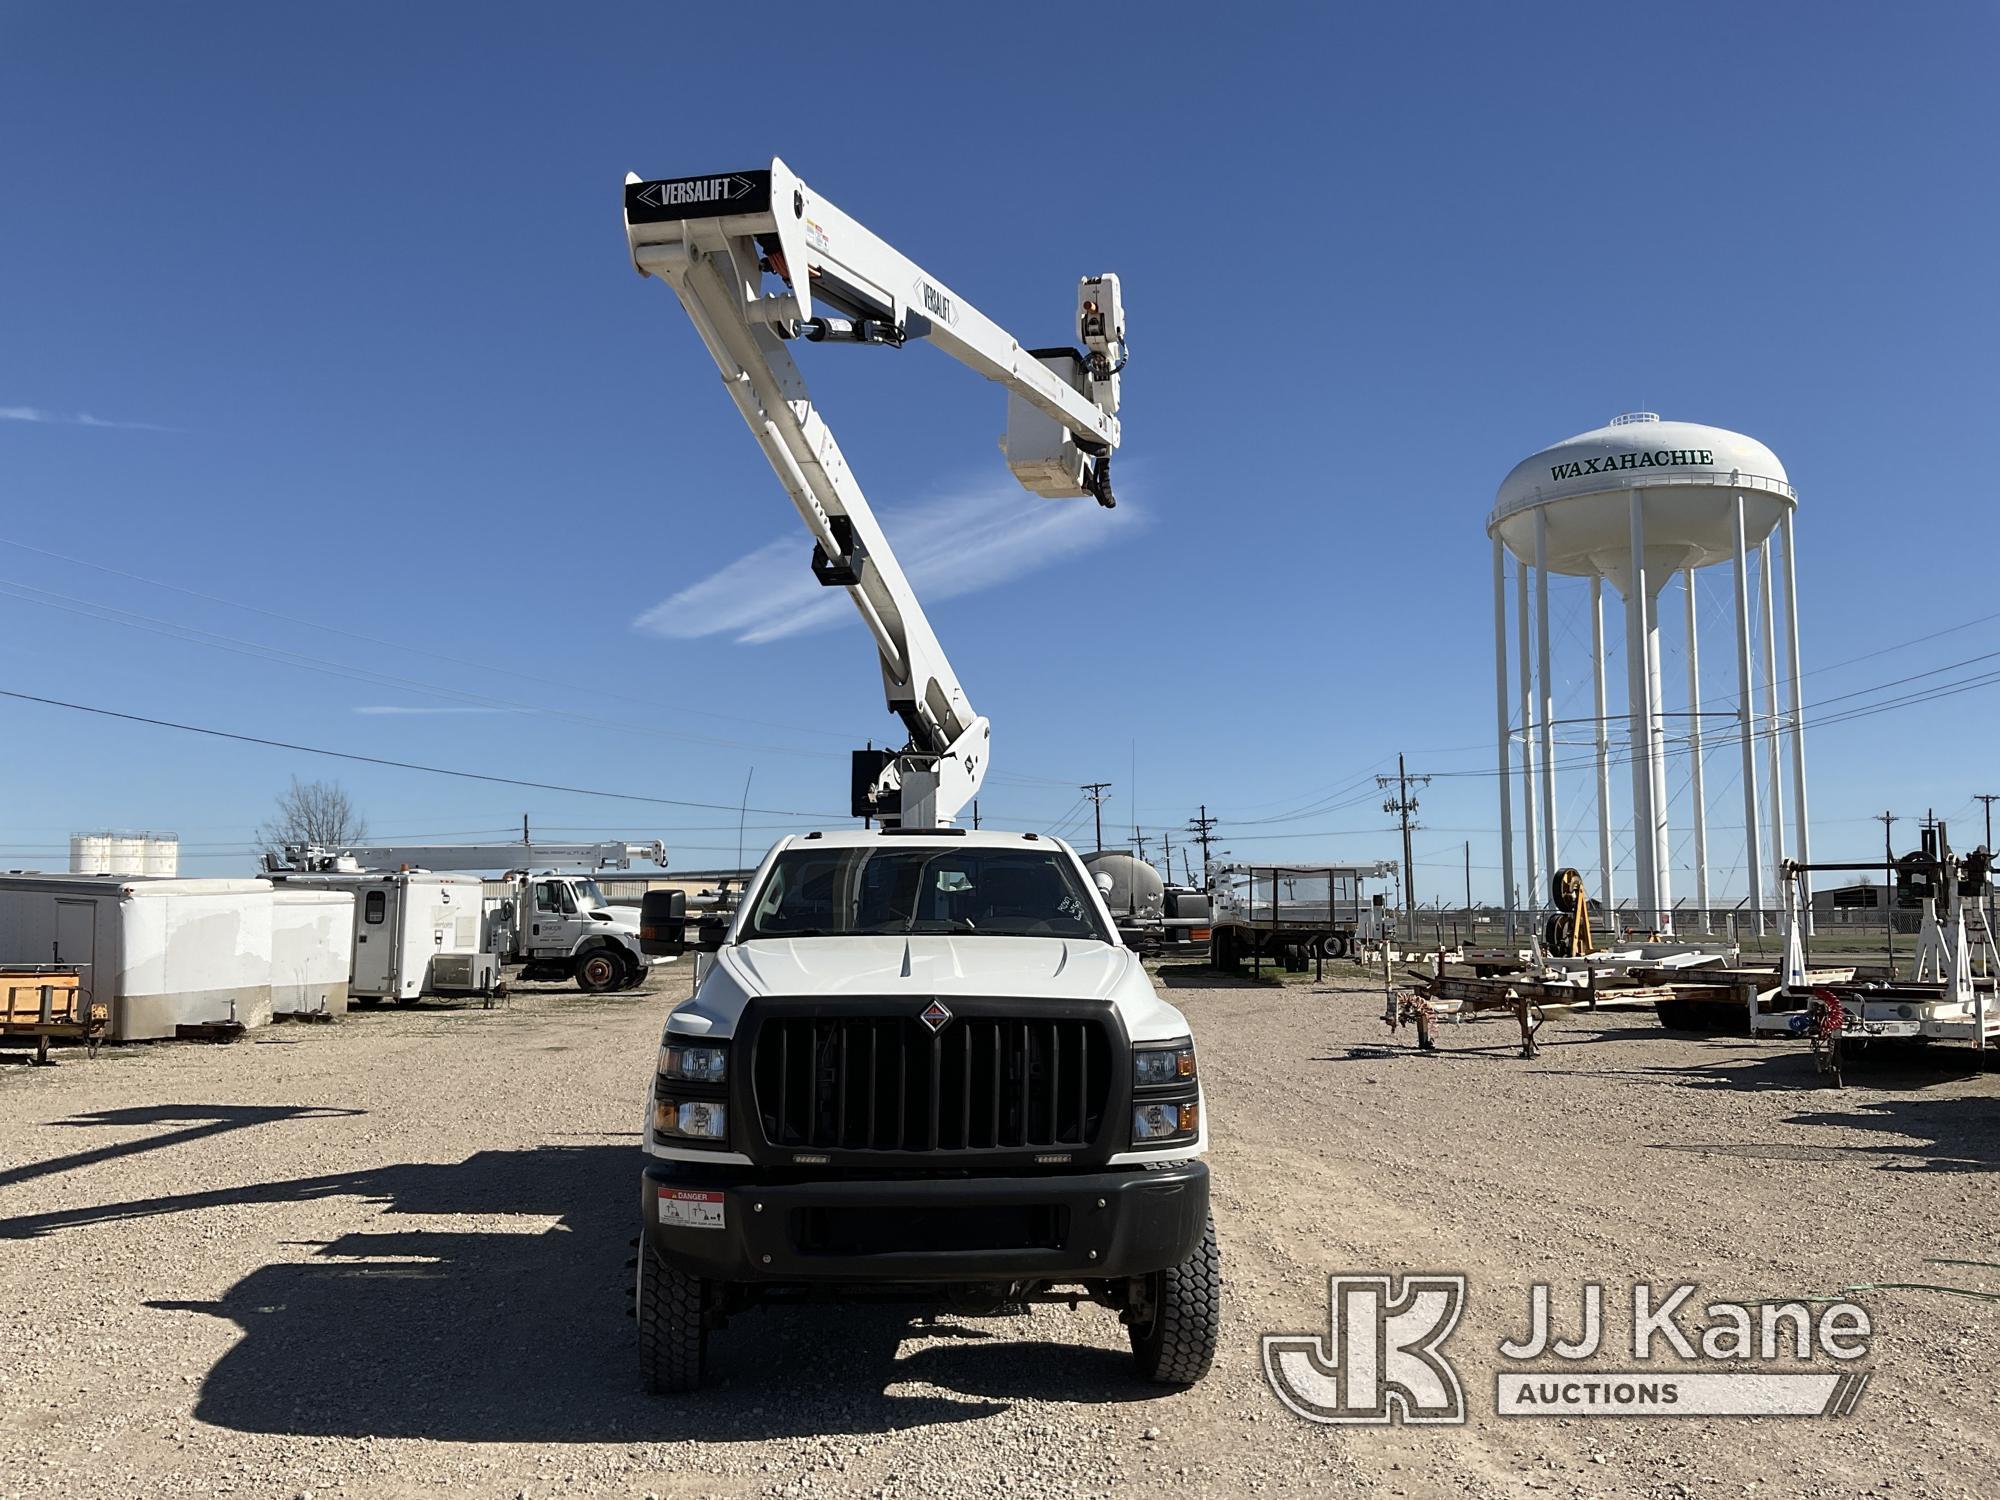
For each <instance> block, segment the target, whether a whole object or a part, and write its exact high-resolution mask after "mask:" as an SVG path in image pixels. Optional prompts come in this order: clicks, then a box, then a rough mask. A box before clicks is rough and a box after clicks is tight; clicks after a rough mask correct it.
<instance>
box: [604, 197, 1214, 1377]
mask: <svg viewBox="0 0 2000 1500" xmlns="http://www.w3.org/2000/svg"><path fill="white" fill-rule="evenodd" d="M625 222H626V234H627V242H628V246H629V249H630V252H631V257H632V263H633V265H634V266H635V268H636V269H637V270H638V271H639V272H640V273H641V274H642V275H645V276H648V277H654V278H658V279H660V280H662V281H664V282H665V283H666V284H667V285H668V286H670V287H671V288H672V290H673V291H674V292H675V294H676V295H677V296H678V297H679V299H680V301H681V304H682V306H683V307H684V308H685V309H686V311H687V313H688V315H689V317H690V320H691V321H692V322H693V323H694V326H695V329H696V332H697V333H698V334H699V336H700V338H701V340H702V342H703V344H704V345H705V346H706V347H707V349H708V351H709V353H710V354H711V356H712V357H713V358H714V359H715V361H716V364H717V365H718V367H719V368H720V370H721V372H722V375H723V386H724V389H726V390H727V391H728V392H729V393H730V395H731V397H732V399H733V400H734V401H735V402H736V404H737V407H738V410H739V412H740V413H741V414H742V416H743V417H744V419H745V421H746V422H747V424H748V425H749V427H750V430H751V432H752V434H753V435H754V436H755V437H756V439H757V441H758V443H759V444H760V445H761V446H762V447H763V449H764V452H765V456H766V457H767V458H768V459H769V460H770V462H771V464H772V466H773V468H774V469H775V470H776V472H777V474H778V476H779V478H780V480H781V482H782V483H783V484H784V486H785V489H786V491H787V493H788V494H789V495H790V497H791V499H792V501H793V503H794V505H795V506H796V507H797V509H798V512H799V515H800V517H801V519H802V520H803V521H804V522H805V524H806V527H807V529H808V531H809V532H810V533H811V535H812V538H813V541H814V544H815V548H814V553H813V557H812V568H813V572H814V575H815V577H817V578H818V580H819V581H820V583H822V584H823V585H825V586H828V587H838V588H843V589H845V590H846V591H847V593H848V596H849V598H850V599H851V600H852V602H853V603H854V605H855V607H856V609H857V610H858V611H859V613H860V614H861V617H862V619H863V621H864V623H865V624H866V625H867V627H868V629H869V631H870V633H871V634H872V635H873V637H874V641H875V646H876V651H877V655H878V657H879V661H880V668H881V676H882V683H883V688H884V693H885V696H886V698H887V700H888V703H889V707H890V709H891V711H892V712H894V713H895V714H896V715H897V717H898V718H899V719H900V720H901V721H902V723H903V726H904V727H905V729H906V730H907V731H908V735H909V740H908V743H907V745H906V746H905V748H903V749H902V750H900V751H872V750H871V751H857V752H856V756H855V762H854V770H853V775H852V777H851V789H852V800H851V803H850V811H851V812H853V813H854V814H855V815H856V816H857V817H862V818H866V819H868V820H869V821H870V824H871V825H872V826H869V827H866V828H845V829H822V830H820V831H816V832H803V833H799V834H795V835H792V836H789V837H786V838H783V839H781V840H779V842H778V843H777V845H776V846H775V847H774V848H773V849H772V850H771V851H770V853H769V854H767V855H766V856H765V857H764V859H763V861H762V863H761V864H760V865H759V867H758V869H757V871H756V873H755V875H754V876H753V877H752V878H751V880H750V881H749V883H748V886H747V888H746V890H745V893H744V896H743V899H742V900H741V902H740V903H739V904H738V906H737V908H736V910H735V912H734V913H733V914H732V915H730V916H729V917H728V918H726V919H725V918H723V917H721V916H719V915H715V914H710V915H707V916H701V917H691V916H689V915H688V914H687V913H686V907H685V903H682V904H680V906H679V907H678V908H676V905H675V902H674V897H675V893H673V892H664V891H663V892H655V893H651V894H649V895H648V896H647V897H646V898H645V902H644V908H643V914H642V919H641V926H642V930H643V931H645V932H647V933H649V934H651V935H650V936H649V937H647V938H646V939H644V941H645V942H646V943H647V944H648V945H649V946H651V947H654V948H655V949H657V950H659V951H661V952H663V953H666V954H673V953H678V952H682V951H686V949H687V948H688V947H690V946H692V947H694V948H696V949H697V950H699V952H700V960H701V961H700V962H699V963H698V969H697V972H698V974H699V976H700V978H699V983H698V986H697V988H696V990H695V993H694V994H693V995H692V996H691V997H690V998H688V999H686V1000H684V1001H682V1002H681V1003H679V1004H677V1005H675V1006H674V1007H673V1009H672V1010H671V1011H670V1012H669V1014H668V1016H667V1018H666V1024H665V1026H664V1028H663V1030H662V1034H661V1037H660V1045H659V1051H658V1055H657V1057H656V1058H654V1059H653V1060H652V1065H651V1066H650V1068H649V1069H648V1071H647V1078H646V1085H645V1099H644V1104H643V1114H642V1116H641V1120H640V1129H641V1139H642V1140H643V1141H644V1143H645V1161H644V1164H643V1166H642V1168H641V1170H640V1190H641V1197H640V1204H641V1210H642V1234H641V1239H640V1247H639V1256H638V1266H637V1276H636V1279H635V1284H634V1295H635V1300H636V1313H637V1318H638V1329H639V1353H640V1364H641V1368H642V1370H643V1372H644V1376H645V1379H646V1382H647V1384H648V1385H649V1386H650V1387H651V1388H652V1389H653V1390H655V1391H660V1392H679V1391H687V1390H691V1389H693V1388H694V1387H696V1386H697V1385H698V1384H700V1382H701V1380H702V1377H703V1374H704V1371H705V1367H706V1363H707V1358H708V1351H709V1345H710V1340H711V1337H712V1336H713V1335H714V1334H715V1333H716V1331H717V1330H718V1329H721V1328H723V1327H724V1326H725V1325H726V1324H727V1323H728V1322H729V1320H730V1319H731V1318H732V1317H733V1316H735V1315H736V1314H737V1313H739V1312H741V1311H743V1310H744V1309H746V1308H750V1307H754V1306H756V1305H758V1304H759V1303H764V1302H773V1301H780V1300H796V1299H800V1298H815V1297H835V1298H846V1297H860V1298H869V1299H896V1300H904V1301H909V1302H914V1303H917V1304H923V1305H928V1306H932V1307H936V1306H944V1307H948V1308H953V1309H957V1310H958V1311H959V1312H961V1313H964V1314H981V1313H1000V1312H1007V1311H1012V1310H1020V1309H1025V1308H1026V1307H1027V1306H1028V1305H1029V1304H1032V1303H1037V1302H1060V1303H1066V1304H1069V1305H1070V1306H1072V1307H1080V1306H1082V1305H1083V1304H1086V1303H1088V1304H1092V1305H1095V1306H1098V1307H1102V1308H1105V1309H1109V1310H1110V1311H1111V1312H1112V1313H1114V1314H1115V1315H1116V1316H1117V1317H1118V1318H1119V1319H1120V1320H1121V1321H1122V1322H1123V1323H1124V1325H1125V1328H1126V1332H1127V1335H1128V1338H1129V1340H1130V1343H1131V1347H1132V1351H1133V1355H1134V1358H1135V1361H1136V1365H1137V1369H1138V1373H1139V1374H1140V1375H1141V1376H1142V1377H1143V1378H1144V1379H1147V1380H1150V1381H1155V1382H1159V1383H1163V1384H1168V1385H1186V1384H1189V1383H1191V1382H1193V1381H1196V1380H1199V1379H1200V1378H1201V1376H1202V1375H1203V1374H1204V1373H1205V1372H1206V1371H1207V1370H1208V1368H1209V1366H1210V1363H1211V1361H1212V1360H1213V1358H1214V1355H1215V1349H1216V1344H1217V1340H1218V1337H1219V1334H1220V1328H1221V1300H1222V1268H1221V1260H1220V1254H1219V1252H1218V1249H1217V1241H1216V1233H1215V1226H1214V1223H1213V1221H1212V1220H1211V1218H1210V1215H1209V1177H1208V1166H1207V1164H1206V1162H1205V1161H1204V1160H1203V1158H1204V1155H1205V1153H1206V1152H1207V1149H1208V1143H1209V1119H1208V1115H1207V1110H1206V1100H1205V1098H1204V1096H1203V1092H1202V1080H1201V1072H1200V1066H1199V1062H1198V1058H1197V1051H1196V1045H1195V1039H1194V1036H1193V1032H1192V1029H1191V1028H1190V1026H1189V1025H1188V1022H1187V1020H1186V1018H1185V1017H1183V1016H1182V1015H1181V1014H1180V1013H1179V1012H1178V1011H1177V1010H1175V1009H1174V1008H1173V1007H1172V1006H1171V1005H1168V1004H1167V1003H1166V1002H1165V1001H1164V1000H1162V999H1161V998H1160V996H1159V995H1158V994H1157V993H1155V991H1154V989H1153V986H1152V982H1151V980H1150V979H1149V978H1148V976H1147V973H1146V970H1145V968H1144V966H1143V965H1142V964H1141V962H1140V961H1139V957H1138V955H1137V954H1136V953H1135V952H1134V951H1133V950H1132V949H1131V948H1130V947H1128V946H1127V945H1126V944H1125V942H1124V941H1122V940H1121V938H1120V936H1119V933H1118V929H1117V926H1116V924H1115V922H1114V921H1113V918H1112V913H1111V911H1110V910H1109V908H1107V906H1106V904H1105V901H1104V897H1103V893H1102V891H1101V890H1100V888H1099V885H1098V883H1097V882H1096V881H1095V880H1094V879H1093V878H1092V875H1091V872H1089V871H1088V870H1086V869H1085V868H1084V866H1083V864H1082V862H1081V861H1080V860H1079V859H1078V857H1077V855H1076V853H1075V851H1073V850H1072V849H1071V848H1070V847H1069V846H1068V845H1067V844H1064V843H1063V842H1062V841H1060V840H1058V839H1054V838H1051V837H1048V836H1046V835H1044V834H1039V833H1034V832H1000V831H996V830H993V829H986V830H981V831H968V830H966V829H965V828H963V827H960V826H956V824H955V819H956V818H957V816H958V815H959V814H960V812H961V811H962V810H963V809H964V808H965V807H966V806H967V805H968V804H969V803H970V801H971V800H972V798H973V796H974V795H976V794H977V792H978V790H979V787H980V785H981V783H982V781H983V779H984V777H985V774H986V765H987V750H988V742H989V739H990V736H991V726H990V724H989V723H988V721H987V720H986V719H985V718H983V717H981V716H979V715H978V714H976V713H974V712H973V710H972V707H971V705H970V703H969V702H968V701H967V699H966V695H965V692H964V689H963V688H962V687H961V685H960V683H959V681H958V678H957V676H956V674H955V673H954V672H953V671H952V668H951V665H950V663H949V662H948V661H947V660H946V659H945V656H944V652H943V650H942V648H941V647H940V646H939V645H938V642H937V638H936V636H935V635H934V634H933V632H932V629H931V626H930V623H929V621H928V620H927V618H926V617H925V615H924V612H923V609H922V606H921V604H920V603H919V602H918V599H917V597H916V594H915V592H914V591H913V590H912V589H911V588H910V585H909V583H908V580H907V579H905V577H904V576H903V573H902V570H901V568H900V567H899V566H898V565H897V562H896V558H895V556H894V554H893V552H892V551H891V550H890V548H889V544H888V540H887V538H886V537H885V536H884V534H883V531H882V528H881V526H880V525H879V523H878V522H877V521H876V519H875V516H874V514H873V512H872V510H871V509H870V508H869V506H868V504H867V501H866V499H865V498H864V496H863V495H862V493H861V489H860V486H859V484H858V483H857V481H856V479H855V477H854V474H853V471H852V470H851V469H850V468H849V467H848V465H847V463H846V461H845V460H844V459H843V458H842V456H841V453H840V450H839V447H838V445H837V444H836V443H835V442H834V439H833V435H832V433H831V432H830V431H828V430H827V427H826V424H825V422H824V421H823V420H822V419H821V417H820V416H819V414H818V412H817V411H816V410H815V408H814V406H813V403H812V399H811V397H810V395H809V394H808V392H807V389H806V386H805V382H804V379H803V377H802V376H801V374H800V372H799V369H798V366H797V365H796V364H795V363H794V361H793V359H792V357H791V354H790V353H789V352H788V347H787V346H788V345H789V344H791V343H793V342H794V341H798V342H803V343H807V344H835V345H842V344H869V345H874V346H877V347H882V348H898V347H901V346H903V345H904V344H906V343H910V342H928V343H931V344H933V345H935V346H937V347H939V348H941V349H943V350H944V351H945V352H947V353H949V354H951V355H953V356H954V357H955V358H957V359H959V360H961V361H963V362H964V363H966V364H968V365H970V366H971V367H972V368H974V369H975V370H978V371H979V372H980V373H981V374H984V375H986V376H987V377H988V378H989V379H992V380H994V381H996V382H998V383H1000V384H1002V385H1004V386H1005V387H1006V388H1007V391H1008V397H1009V408H1008V421H1007V434H1006V438H1005V442H1004V451H1005V453H1006V458H1007V463H1008V466H1009V467H1010V468H1011V469H1012V470H1013V472H1014V474H1015V476H1016V477H1017V478H1018V479H1019V480H1020V481H1021V483H1022V484H1023V485H1024V486H1025V487H1027V488H1028V489H1031V490H1033V491H1034V492H1036V493H1038V494H1042V495H1045V496H1048V497H1050V498H1060V497H1071V498H1077V497H1082V496H1085V495H1090V496H1094V497H1095V498H1096V499H1097V500H1098V501H1099V502H1100V503H1101V504H1103V505H1105V506H1109V505H1111V504H1112V503H1113V497H1112V492H1111V481H1110V463H1111V455H1112V452H1113V450H1114V449H1115V448H1116V447H1117V444H1118V437H1119V428H1118V421H1117V415H1116V414H1117V410H1118V380H1119V374H1118V372H1119V371H1120V370H1121V369H1123V367H1124V364H1125V356H1126V348H1125V328H1124V311H1123V307H1122V303H1121V299H1120V293H1119V287H1118V280H1117V278H1116V277H1115V276H1090V277H1085V278H1084V279H1083V280H1082V281H1081V282H1080V284H1079V286H1078V291H1077V322H1076V324H1075V325H1074V326H1075V336H1076V338H1077V347H1061V348H1046V349H1036V350H1028V349H1024V348H1023V347H1022V346H1021V345H1020V344H1019V343H1017V342H1016V341H1015V340H1014V339H1013V338H1011V337H1010V336H1009V335H1008V334H1006V333H1005V331H1004V330H1002V329H1000V328H998V327H997V326H996V325H994V324H993V323H992V322H991V321H990V320H989V319H987V318H986V317H985V316H984V315H983V314H982V313H980V312H979V311H978V310H977V309H976V308H974V307H973V306H971V304H969V303H968V302H966V301H965V299H964V298H963V297H962V296H960V295H959V294H958V293H956V292H954V291H952V290H950V289H949V288H947V287H946V286H945V285H944V284H943V283H942V282H940V281H938V280H937V279H936V278H935V277H933V276H931V275H930V274H929V273H928V272H926V271H924V270H923V269H922V268H921V267H919V266H917V265H915V264H914V263H913V262H911V261H909V260H907V259H906V258H905V257H903V256H902V255H901V254H899V253H898V252H897V251H895V250H894V249H893V248H892V247H890V246H889V245H888V244H886V243H885V242H883V241H882V240H880V239H878V238H877V237H876V236H875V235H873V234H871V233H870V232H869V231H868V230H867V229H865V228H863V227H862V226H861V225H860V224H858V223H856V222H855V221H854V220H853V219H851V218H849V217H848V216H847V215H846V214H844V213H842V212H841V211H840V210H839V209H838V208H837V207H835V206H834V205H833V204H832V203H830V202H829V201H828V200H827V199H826V198H824V197H822V196H821V195H820V194H818V193H817V192H815V191H814V190H813V189H812V188H811V187H810V186H808V185H807V184H806V183H805V182H804V181H802V180H801V179H800V178H799V177H798V176H797V175H796V174H795V173H793V172H792V171H791V170H790V169H789V168H788V167H787V166H786V165H785V163H784V162H782V161H778V160H774V161H772V162H771V164H770V166H769V168H768V169H760V170H756V171H750V172H741V173H727V174H722V175H716V176H708V177H695V178H666V179H655V180H643V179H640V178H637V177H632V178H628V179H627V184H626V188H625ZM701 420H706V418H705V417H704V418H702V419H701ZM690 924H692V925H693V926H694V932H695V935H694V939H693V942H692V944H690V942H689V938H688V927H689V925H690ZM753 1327H754V1325H753Z"/></svg>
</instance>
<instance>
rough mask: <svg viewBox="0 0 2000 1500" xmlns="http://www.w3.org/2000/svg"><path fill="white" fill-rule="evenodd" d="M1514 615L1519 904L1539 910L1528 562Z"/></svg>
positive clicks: (1519, 574)
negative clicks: (1524, 880) (1524, 869)
mask: <svg viewBox="0 0 2000 1500" xmlns="http://www.w3.org/2000/svg"><path fill="white" fill-rule="evenodd" d="M1514 599H1515V604H1516V606H1517V607H1516V609H1515V618H1516V620H1517V622H1518V624H1519V630H1518V631H1517V634H1518V636H1519V640H1520V657H1519V662H1520V668H1521V832H1522V834H1523V838H1522V840H1521V843H1522V846H1523V848H1524V849H1525V850H1526V853H1527V856H1528V858H1527V864H1528V885H1527V889H1526V890H1525V891H1524V892H1523V893H1522V894H1523V896H1524V898H1525V899H1524V900H1523V901H1522V903H1521V905H1522V907H1523V908H1524V909H1525V910H1527V911H1531V912H1532V911H1538V910H1540V908H1541V904H1542V869H1541V857H1542V854H1541V835H1540V833H1539V832H1538V826H1539V825H1538V824H1537V822H1536V818H1535V729H1534V724H1535V694H1534V674H1533V672H1532V671H1531V670H1530V668H1531V666H1532V664H1533V661H1534V658H1533V657H1531V656H1530V655H1529V654H1528V565H1527V564H1526V563H1519V564H1516V566H1515V569H1514Z"/></svg>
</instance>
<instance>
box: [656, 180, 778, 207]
mask: <svg viewBox="0 0 2000 1500" xmlns="http://www.w3.org/2000/svg"><path fill="white" fill-rule="evenodd" d="M755 186H756V184H755V183H753V182H752V181H751V180H750V179H749V178H747V177H737V176H729V177H682V178H677V179H676V180H674V181H672V182H649V183H647V184H646V185H645V186H644V187H643V188H641V189H640V190H639V191H638V193H637V194H635V195H634V196H636V197H637V198H638V200H639V201H640V202H641V203H643V204H645V205H646V206H647V207H648V208H705V207H707V206H708V205H709V204H711V203H728V202H731V201H733V200H735V199H737V198H746V197H748V196H749V195H750V190H751V189H752V188H754V187H755Z"/></svg>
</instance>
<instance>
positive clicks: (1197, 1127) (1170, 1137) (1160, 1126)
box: [1132, 1099, 1201, 1146]
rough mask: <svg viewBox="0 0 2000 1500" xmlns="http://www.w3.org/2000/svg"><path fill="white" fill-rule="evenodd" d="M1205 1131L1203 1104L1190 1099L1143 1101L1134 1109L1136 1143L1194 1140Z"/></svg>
mask: <svg viewBox="0 0 2000 1500" xmlns="http://www.w3.org/2000/svg"><path fill="white" fill-rule="evenodd" d="M1200 1134H1201V1105H1200V1103H1199V1102H1198V1101H1196V1100H1193V1099H1190V1100H1187V1101H1186V1102H1184V1103H1178V1104H1177V1103H1174V1102H1172V1101H1169V1100H1162V1101H1160V1102H1159V1103H1157V1104H1141V1105H1139V1106H1138V1107H1136V1108H1135V1109H1134V1110H1133V1111H1132V1144H1133V1145H1135V1146H1138V1145H1147V1146H1161V1145H1166V1144H1168V1143H1169V1142H1172V1141H1191V1140H1193V1139H1194V1138H1195V1137H1196V1136H1198V1135H1200Z"/></svg>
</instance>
